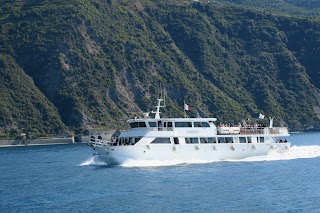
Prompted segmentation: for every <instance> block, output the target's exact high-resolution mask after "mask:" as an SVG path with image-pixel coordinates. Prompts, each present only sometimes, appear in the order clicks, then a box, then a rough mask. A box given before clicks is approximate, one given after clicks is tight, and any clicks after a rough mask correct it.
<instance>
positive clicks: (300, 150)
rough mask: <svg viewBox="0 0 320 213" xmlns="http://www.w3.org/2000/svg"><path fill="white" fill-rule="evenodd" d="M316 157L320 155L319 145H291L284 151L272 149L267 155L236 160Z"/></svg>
mask: <svg viewBox="0 0 320 213" xmlns="http://www.w3.org/2000/svg"><path fill="white" fill-rule="evenodd" d="M316 157H320V146H292V147H291V148H290V149H289V150H288V151H286V152H284V153H278V152H276V151H272V152H270V153H269V154H268V155H264V156H256V157H250V158H245V159H242V160H237V161H277V160H294V159H301V158H316Z"/></svg>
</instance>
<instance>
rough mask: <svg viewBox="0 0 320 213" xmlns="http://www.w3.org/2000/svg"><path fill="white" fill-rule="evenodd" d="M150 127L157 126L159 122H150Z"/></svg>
mask: <svg viewBox="0 0 320 213" xmlns="http://www.w3.org/2000/svg"><path fill="white" fill-rule="evenodd" d="M149 126H150V127H157V122H149Z"/></svg>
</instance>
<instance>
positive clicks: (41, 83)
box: [0, 0, 320, 135]
mask: <svg viewBox="0 0 320 213" xmlns="http://www.w3.org/2000/svg"><path fill="white" fill-rule="evenodd" d="M319 38H320V24H319V23H318V22H315V21H311V20H307V19H305V18H304V19H301V18H295V17H289V16H282V15H276V14H272V13H268V12H262V11H258V10H253V9H246V8H244V7H236V6H233V5H229V4H221V3H219V4H215V3H209V4H208V3H199V2H190V1H148V0H134V1H131V0H118V1H115V0H107V1H100V0H89V1H88V0H86V1H85V0H71V1H65V0H51V1H49V0H43V1H41V2H39V1H35V0H33V1H32V0H20V1H12V2H11V1H6V2H5V3H4V4H3V5H2V7H1V10H0V53H1V56H0V73H1V76H0V80H1V81H0V83H1V84H0V86H1V90H0V92H1V97H0V125H1V126H0V127H1V130H0V135H1V134H5V135H9V134H11V135H15V134H18V133H19V132H22V131H24V132H27V133H30V134H33V135H41V134H53V133H57V132H59V131H62V130H66V129H69V130H74V131H76V132H80V133H81V132H83V131H85V130H86V129H88V128H93V127H99V128H118V127H125V125H126V124H125V120H126V119H128V118H132V117H135V116H141V115H142V112H143V111H151V110H153V109H154V108H153V106H154V104H155V100H156V98H157V95H158V92H159V90H158V87H159V82H161V84H162V85H163V87H165V88H166V89H167V93H168V96H167V97H168V98H167V100H166V104H167V108H165V109H164V110H163V114H162V115H163V116H183V110H182V104H183V101H184V100H185V101H186V102H187V103H188V104H190V105H191V107H192V110H191V111H190V115H189V116H216V117H217V118H218V120H219V121H221V122H239V121H241V120H242V119H246V118H251V117H257V116H258V114H259V113H260V112H261V113H263V114H265V115H266V116H275V117H276V120H277V121H278V122H280V124H281V125H288V126H289V127H291V129H304V128H307V127H309V126H314V127H317V128H319V127H320V122H319V119H320V100H319V90H320V88H319V87H320V85H319V82H320V73H319V70H320V63H318V61H317V59H318V56H319V55H320V40H319ZM118 121H120V122H118Z"/></svg>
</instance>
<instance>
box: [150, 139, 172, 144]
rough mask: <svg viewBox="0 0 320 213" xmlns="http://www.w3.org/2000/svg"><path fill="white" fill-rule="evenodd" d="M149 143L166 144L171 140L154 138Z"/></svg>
mask: <svg viewBox="0 0 320 213" xmlns="http://www.w3.org/2000/svg"><path fill="white" fill-rule="evenodd" d="M151 143H162V144H163V143H164V144H168V143H171V141H170V138H155V139H154V140H153V141H152V142H151Z"/></svg>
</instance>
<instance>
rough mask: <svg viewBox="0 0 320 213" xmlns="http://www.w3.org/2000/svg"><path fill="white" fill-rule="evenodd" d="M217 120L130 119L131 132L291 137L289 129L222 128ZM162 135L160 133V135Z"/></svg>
mask: <svg viewBox="0 0 320 213" xmlns="http://www.w3.org/2000/svg"><path fill="white" fill-rule="evenodd" d="M214 121H216V119H215V118H160V119H130V120H128V122H129V124H130V126H131V131H135V130H137V131H143V132H164V131H169V132H171V131H175V132H179V133H183V132H186V133H191V132H194V133H199V134H210V135H273V136H287V135H289V132H288V129H287V127H261V126H240V125H239V126H220V127H216V125H215V124H214ZM159 134H160V133H159Z"/></svg>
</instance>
